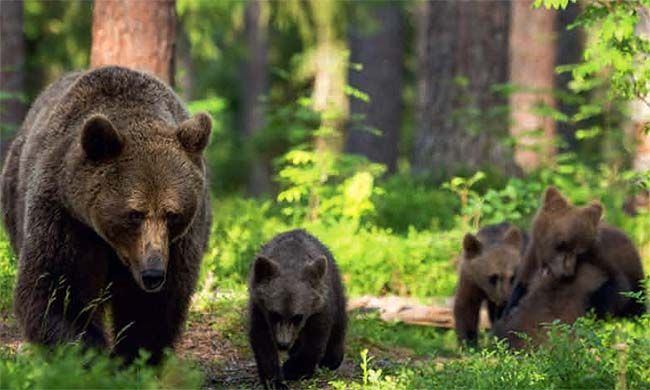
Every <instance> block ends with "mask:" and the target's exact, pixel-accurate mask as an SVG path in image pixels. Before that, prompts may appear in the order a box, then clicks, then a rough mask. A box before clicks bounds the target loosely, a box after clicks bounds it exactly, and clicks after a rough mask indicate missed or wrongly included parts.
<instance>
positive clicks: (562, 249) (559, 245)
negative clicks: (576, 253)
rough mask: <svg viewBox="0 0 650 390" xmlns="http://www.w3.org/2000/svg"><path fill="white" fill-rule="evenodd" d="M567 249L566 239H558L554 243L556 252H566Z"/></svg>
mask: <svg viewBox="0 0 650 390" xmlns="http://www.w3.org/2000/svg"><path fill="white" fill-rule="evenodd" d="M569 249H570V248H569V243H568V242H566V241H560V242H558V243H557V244H556V245H555V250H556V251H558V252H568V251H569Z"/></svg>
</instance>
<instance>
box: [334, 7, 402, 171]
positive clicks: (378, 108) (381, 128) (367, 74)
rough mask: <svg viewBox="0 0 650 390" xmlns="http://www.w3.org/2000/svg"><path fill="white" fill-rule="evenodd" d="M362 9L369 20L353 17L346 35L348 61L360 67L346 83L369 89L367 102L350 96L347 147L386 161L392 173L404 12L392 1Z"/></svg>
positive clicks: (399, 107) (399, 105) (398, 121)
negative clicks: (348, 48) (366, 13)
mask: <svg viewBox="0 0 650 390" xmlns="http://www.w3.org/2000/svg"><path fill="white" fill-rule="evenodd" d="M362 6H364V5H362ZM365 8H366V9H367V10H368V11H369V12H368V13H369V17H370V19H371V20H360V21H356V23H354V25H352V26H351V30H352V31H351V34H350V37H349V42H350V53H351V58H350V62H351V63H353V64H361V65H362V67H363V68H362V69H361V70H360V71H359V70H354V69H351V70H350V72H349V83H350V85H351V86H352V87H354V88H357V89H359V90H361V91H362V92H365V93H366V94H368V96H369V98H370V101H369V102H364V101H362V100H360V99H357V98H352V99H351V101H350V114H351V117H352V118H353V119H352V122H351V123H350V128H349V133H348V138H347V142H346V149H347V151H348V152H351V153H357V154H362V155H364V156H366V157H368V158H369V159H370V160H372V161H375V162H379V163H382V164H385V165H386V167H387V168H388V173H394V172H395V171H396V170H397V146H398V142H399V134H400V124H401V114H402V100H401V93H402V60H403V53H404V49H403V40H402V38H403V36H402V15H401V12H400V4H398V3H394V2H391V3H385V4H384V3H380V4H379V5H374V4H370V5H365ZM355 117H362V118H360V119H359V120H357V119H355Z"/></svg>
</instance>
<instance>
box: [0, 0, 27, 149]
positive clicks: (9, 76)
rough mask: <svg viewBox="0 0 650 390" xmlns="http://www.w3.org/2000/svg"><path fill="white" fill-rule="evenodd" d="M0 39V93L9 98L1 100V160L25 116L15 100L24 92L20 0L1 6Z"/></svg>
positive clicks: (21, 105) (22, 106)
mask: <svg viewBox="0 0 650 390" xmlns="http://www.w3.org/2000/svg"><path fill="white" fill-rule="evenodd" d="M0 37H1V39H0V92H2V93H3V94H9V95H10V96H8V98H6V99H4V98H3V99H1V100H0V131H1V132H0V157H2V156H4V151H5V148H6V147H7V146H8V144H9V140H10V137H11V135H12V134H13V133H14V132H15V130H16V129H17V128H18V127H20V124H21V123H22V121H23V118H24V116H25V104H24V103H23V102H22V100H21V98H20V96H18V95H22V94H23V93H24V91H25V88H24V87H25V77H24V74H25V73H24V70H25V68H24V67H25V36H24V35H23V2H22V0H19V1H2V2H0ZM0 161H1V159H0Z"/></svg>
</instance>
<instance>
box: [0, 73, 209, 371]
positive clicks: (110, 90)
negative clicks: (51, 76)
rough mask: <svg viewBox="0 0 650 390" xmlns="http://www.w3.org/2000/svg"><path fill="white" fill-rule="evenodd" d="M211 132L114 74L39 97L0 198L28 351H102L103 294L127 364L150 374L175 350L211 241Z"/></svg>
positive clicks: (153, 84) (140, 84)
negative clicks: (146, 367) (147, 357)
mask: <svg viewBox="0 0 650 390" xmlns="http://www.w3.org/2000/svg"><path fill="white" fill-rule="evenodd" d="M206 118H207V119H206ZM209 121H210V119H209V117H207V115H205V114H198V115H197V116H195V117H194V118H192V119H190V118H189V116H188V113H187V111H186V110H185V108H184V107H183V105H182V103H181V102H180V100H179V99H178V97H177V96H176V95H175V94H174V93H173V91H172V90H171V89H170V88H169V87H167V86H166V85H164V84H163V83H162V82H161V81H159V80H158V79H156V78H154V77H153V76H150V75H147V74H144V73H140V72H135V71H132V70H129V69H126V68H121V67H105V68H99V69H95V70H90V71H87V72H83V73H72V74H69V75H66V76H64V77H63V78H61V79H60V80H58V81H56V82H55V83H54V84H52V85H51V86H50V87H48V88H47V89H46V90H45V92H43V93H42V94H41V96H39V98H38V99H37V100H36V102H35V103H34V105H33V107H32V108H31V110H30V112H29V113H28V115H27V118H26V120H25V122H24V124H23V126H22V128H21V130H20V132H19V133H18V135H17V137H16V139H15V140H14V142H13V144H12V145H11V148H10V150H9V153H8V156H7V159H6V161H5V164H4V170H3V172H2V182H1V190H2V191H1V199H0V201H1V203H2V214H3V219H4V223H5V226H6V228H7V231H8V233H9V237H10V240H11V243H12V246H13V248H14V250H15V251H16V254H17V255H18V256H19V269H18V280H17V283H16V289H15V301H14V302H15V304H14V306H15V311H16V316H17V319H18V322H19V323H20V325H21V327H22V329H23V332H24V333H25V336H26V337H27V339H28V340H30V341H32V342H37V343H42V344H46V345H54V344H58V343H63V342H67V341H70V340H73V339H77V338H81V339H82V341H84V342H85V344H86V345H91V346H104V345H106V337H105V334H104V328H103V323H102V318H103V309H104V306H105V305H104V302H105V300H102V301H97V299H98V298H100V295H102V294H104V296H103V298H107V300H108V301H109V302H110V305H111V309H112V319H113V324H112V325H113V332H114V334H115V335H118V334H119V335H120V337H119V338H118V340H116V342H117V345H116V346H115V348H114V351H115V353H116V354H118V355H120V356H122V357H123V358H124V359H125V360H126V361H130V360H131V359H133V358H134V357H136V356H137V351H138V349H139V348H145V349H147V350H149V351H150V352H151V353H152V357H151V361H152V362H155V361H157V360H158V359H159V358H160V356H161V353H162V350H163V349H164V348H166V347H171V346H172V344H173V342H174V341H175V340H176V339H177V337H178V335H179V333H180V331H181V327H182V324H183V322H184V319H185V316H186V314H187V310H188V306H189V302H190V296H191V295H192V292H193V290H194V287H195V285H196V280H197V277H198V271H199V266H200V262H201V257H202V255H203V252H204V250H205V248H206V244H207V239H208V234H209V229H210V220H211V218H210V205H209V201H208V192H207V183H206V177H205V165H204V162H203V158H202V156H201V152H202V148H203V147H205V145H206V144H207V142H208V137H209V134H210V122H209ZM187 140H189V142H188V141H187ZM187 145H189V147H188V146H187ZM161 283H162V284H161ZM88 307H94V309H93V310H84V308H88Z"/></svg>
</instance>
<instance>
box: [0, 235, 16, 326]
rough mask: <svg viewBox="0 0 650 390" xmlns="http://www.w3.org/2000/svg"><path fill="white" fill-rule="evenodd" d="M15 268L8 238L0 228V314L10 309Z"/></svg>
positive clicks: (14, 260)
mask: <svg viewBox="0 0 650 390" xmlns="http://www.w3.org/2000/svg"><path fill="white" fill-rule="evenodd" d="M16 268H17V267H16V258H15V256H14V254H13V251H12V250H11V247H10V245H9V238H8V237H7V235H6V233H5V231H4V228H3V227H2V226H0V313H3V312H8V311H9V310H10V309H11V302H12V298H13V287H14V281H15V277H16Z"/></svg>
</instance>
